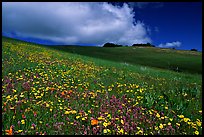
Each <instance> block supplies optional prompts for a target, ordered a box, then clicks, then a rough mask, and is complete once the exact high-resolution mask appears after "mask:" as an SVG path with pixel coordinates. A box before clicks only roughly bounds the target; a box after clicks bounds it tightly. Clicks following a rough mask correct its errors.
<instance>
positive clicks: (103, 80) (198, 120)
mask: <svg viewBox="0 0 204 137" xmlns="http://www.w3.org/2000/svg"><path fill="white" fill-rule="evenodd" d="M97 61H98V60H97V59H95V61H93V59H92V60H91V59H90V60H89V58H86V57H83V56H80V55H75V54H71V53H65V52H63V51H58V50H54V49H49V48H47V47H43V46H39V45H34V44H29V43H25V42H20V41H15V40H11V39H3V38H2V134H3V135H4V134H8V135H12V134H16V135H19V134H20V135H73V134H74V135H123V134H127V135H200V134H202V88H201V83H202V79H201V76H199V77H198V78H197V77H196V78H194V77H193V76H191V75H190V74H189V75H187V74H186V75H181V74H177V73H176V72H168V73H169V74H171V73H175V74H172V75H178V77H181V80H180V79H172V78H171V79H168V78H167V77H156V76H153V75H149V76H148V75H143V74H142V73H138V72H134V71H130V70H128V69H127V68H126V69H124V68H123V67H117V66H115V65H114V63H113V65H112V67H111V66H107V65H98V64H97V63H96V62H97ZM104 62H105V61H104ZM105 63H106V62H105ZM105 63H104V64H105ZM188 77H193V78H192V80H184V79H185V78H186V79H187V78H188ZM189 79H190V78H189Z"/></svg>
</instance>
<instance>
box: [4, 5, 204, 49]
mask: <svg viewBox="0 0 204 137" xmlns="http://www.w3.org/2000/svg"><path fill="white" fill-rule="evenodd" d="M2 35H4V36H9V37H14V38H18V39H22V40H27V41H32V42H36V43H42V44H74V45H76V44H82V45H96V46H102V45H103V44H104V43H106V42H113V43H117V44H123V45H129V46H131V45H132V44H134V43H147V42H150V43H152V44H153V45H155V46H159V47H164V48H165V47H166V48H171V47H176V48H177V49H184V50H190V49H192V48H195V49H198V50H199V51H201V50H202V3H201V2H129V3H127V2H126V3H118V2H117V3H96V2H94V3H84V2H83V3H80V2H79V3H70V2H68V3H61V2H59V3H49V2H48V3H31V2H29V3H18V2H17V3H13V2H9V3H7V2H3V4H2Z"/></svg>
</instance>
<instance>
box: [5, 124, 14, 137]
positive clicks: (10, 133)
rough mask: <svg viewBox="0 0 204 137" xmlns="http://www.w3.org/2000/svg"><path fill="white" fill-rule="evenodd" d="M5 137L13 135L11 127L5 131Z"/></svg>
mask: <svg viewBox="0 0 204 137" xmlns="http://www.w3.org/2000/svg"><path fill="white" fill-rule="evenodd" d="M5 131H6V133H7V135H13V127H12V126H11V127H10V129H9V130H5Z"/></svg>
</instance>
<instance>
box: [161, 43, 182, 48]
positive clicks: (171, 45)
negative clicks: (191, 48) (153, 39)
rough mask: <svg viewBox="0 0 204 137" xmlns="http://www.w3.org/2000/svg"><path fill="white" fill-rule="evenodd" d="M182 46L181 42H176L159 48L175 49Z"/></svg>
mask: <svg viewBox="0 0 204 137" xmlns="http://www.w3.org/2000/svg"><path fill="white" fill-rule="evenodd" d="M180 46H181V42H179V41H175V42H170V43H169V42H167V43H166V44H160V45H159V46H158V47H161V48H173V47H180Z"/></svg>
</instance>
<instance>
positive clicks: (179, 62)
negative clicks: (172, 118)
mask: <svg viewBox="0 0 204 137" xmlns="http://www.w3.org/2000/svg"><path fill="white" fill-rule="evenodd" d="M2 39H4V40H6V39H11V38H6V37H2ZM11 40H15V39H11ZM17 41H20V40H17ZM22 42H23V41H22ZM37 45H39V44H37ZM40 46H46V47H50V48H53V49H56V50H61V51H64V52H70V53H75V54H80V55H85V56H89V57H94V58H100V59H105V60H110V61H116V62H126V63H129V64H132V65H134V64H135V65H144V66H150V67H155V68H160V69H168V70H172V71H177V72H185V73H198V74H202V52H195V51H188V50H175V49H165V48H155V47H151V46H147V47H144V46H143V47H140V46H131V47H126V46H125V47H109V48H102V47H92V46H76V45H66V46H65V45H57V46H56V45H52V46H48V45H40Z"/></svg>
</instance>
